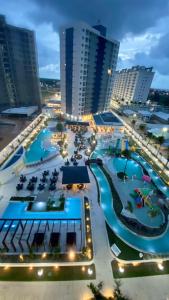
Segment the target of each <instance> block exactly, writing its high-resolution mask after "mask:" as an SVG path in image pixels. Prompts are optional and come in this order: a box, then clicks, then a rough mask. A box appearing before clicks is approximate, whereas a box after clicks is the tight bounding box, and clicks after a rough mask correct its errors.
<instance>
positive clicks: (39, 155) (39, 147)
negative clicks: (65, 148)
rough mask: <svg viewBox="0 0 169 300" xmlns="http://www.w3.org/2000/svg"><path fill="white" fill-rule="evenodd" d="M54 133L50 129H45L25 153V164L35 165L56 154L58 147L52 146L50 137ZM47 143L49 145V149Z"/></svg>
mask: <svg viewBox="0 0 169 300" xmlns="http://www.w3.org/2000/svg"><path fill="white" fill-rule="evenodd" d="M51 135H52V132H51V131H50V130H49V129H43V130H42V131H41V132H40V133H39V134H38V135H37V137H36V138H35V140H34V141H33V143H32V144H31V145H30V146H29V148H28V149H27V151H26V153H25V163H26V164H30V163H35V162H37V161H40V160H41V159H45V158H47V157H48V156H49V155H51V154H52V153H54V152H56V147H54V146H51V145H50V141H49V140H50V137H51ZM45 143H46V144H47V143H48V144H49V145H48V146H47V147H46V146H45Z"/></svg>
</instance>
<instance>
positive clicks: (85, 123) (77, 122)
mask: <svg viewBox="0 0 169 300" xmlns="http://www.w3.org/2000/svg"><path fill="white" fill-rule="evenodd" d="M66 125H73V126H89V122H82V121H71V120H67V121H66Z"/></svg>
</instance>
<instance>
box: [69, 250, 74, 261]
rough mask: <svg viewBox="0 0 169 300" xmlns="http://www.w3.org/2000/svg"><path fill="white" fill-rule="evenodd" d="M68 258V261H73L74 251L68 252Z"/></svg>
mask: <svg viewBox="0 0 169 300" xmlns="http://www.w3.org/2000/svg"><path fill="white" fill-rule="evenodd" d="M68 256H69V259H70V260H74V259H75V251H73V250H70V251H69V254H68Z"/></svg>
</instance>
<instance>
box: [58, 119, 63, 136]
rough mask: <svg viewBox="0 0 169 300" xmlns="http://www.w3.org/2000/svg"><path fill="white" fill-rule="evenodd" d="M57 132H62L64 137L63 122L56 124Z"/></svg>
mask: <svg viewBox="0 0 169 300" xmlns="http://www.w3.org/2000/svg"><path fill="white" fill-rule="evenodd" d="M56 130H57V131H58V132H60V133H61V136H62V133H63V130H64V127H63V124H62V123H61V122H58V123H57V124H56Z"/></svg>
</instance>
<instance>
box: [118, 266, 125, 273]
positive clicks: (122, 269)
mask: <svg viewBox="0 0 169 300" xmlns="http://www.w3.org/2000/svg"><path fill="white" fill-rule="evenodd" d="M118 267H119V272H120V273H124V267H123V266H122V265H119V266H118Z"/></svg>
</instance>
